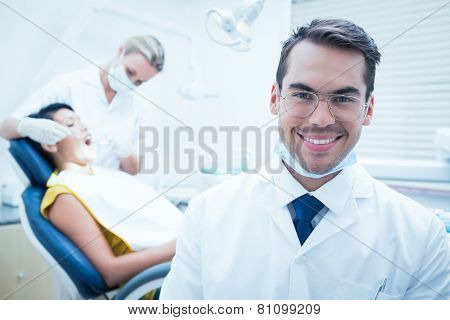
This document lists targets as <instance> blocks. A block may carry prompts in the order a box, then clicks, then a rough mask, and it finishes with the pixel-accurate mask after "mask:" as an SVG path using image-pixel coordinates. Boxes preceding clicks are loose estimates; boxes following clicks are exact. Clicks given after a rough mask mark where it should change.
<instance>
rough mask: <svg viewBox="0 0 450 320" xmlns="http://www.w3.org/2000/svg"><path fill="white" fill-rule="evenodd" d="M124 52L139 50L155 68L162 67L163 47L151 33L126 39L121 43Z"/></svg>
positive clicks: (160, 68)
mask: <svg viewBox="0 0 450 320" xmlns="http://www.w3.org/2000/svg"><path fill="white" fill-rule="evenodd" d="M123 48H124V50H125V52H124V53H125V54H128V53H132V52H139V53H141V54H142V55H143V56H144V57H145V58H147V60H148V62H150V64H151V65H153V66H155V68H156V70H158V71H161V70H162V69H163V67H164V48H163V47H162V45H161V43H160V42H159V40H158V39H156V38H155V37H154V36H151V35H141V36H135V37H132V38H130V39H128V40H127V41H126V42H125V44H124V45H123Z"/></svg>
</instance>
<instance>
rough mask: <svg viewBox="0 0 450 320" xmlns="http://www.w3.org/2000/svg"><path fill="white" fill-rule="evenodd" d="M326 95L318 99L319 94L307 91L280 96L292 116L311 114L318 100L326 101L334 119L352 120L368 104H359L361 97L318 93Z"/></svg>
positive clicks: (301, 116) (358, 115) (359, 114)
mask: <svg viewBox="0 0 450 320" xmlns="http://www.w3.org/2000/svg"><path fill="white" fill-rule="evenodd" d="M320 95H321V96H326V97H328V98H327V99H322V100H321V99H320V98H319V94H317V93H315V92H308V91H296V92H290V93H288V94H287V95H286V96H280V97H281V98H282V99H283V101H284V108H285V109H286V112H287V113H288V114H289V115H291V116H294V117H300V118H305V117H308V116H310V115H311V114H313V112H314V111H315V110H316V109H317V106H318V105H319V101H327V103H328V109H329V110H330V113H331V115H332V116H333V118H334V119H336V120H338V121H354V120H356V119H358V118H359V117H360V116H361V113H362V111H363V110H364V109H365V108H367V107H368V104H367V103H366V104H361V99H359V98H357V97H353V96H346V95H341V94H328V93H320Z"/></svg>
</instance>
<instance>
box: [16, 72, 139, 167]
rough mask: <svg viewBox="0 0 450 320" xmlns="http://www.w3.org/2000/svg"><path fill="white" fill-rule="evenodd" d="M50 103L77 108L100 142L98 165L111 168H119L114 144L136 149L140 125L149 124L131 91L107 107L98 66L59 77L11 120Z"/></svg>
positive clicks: (116, 98)
mask: <svg viewBox="0 0 450 320" xmlns="http://www.w3.org/2000/svg"><path fill="white" fill-rule="evenodd" d="M51 103H65V104H68V105H70V106H71V107H72V108H73V109H74V111H75V112H76V113H77V114H78V116H79V117H80V119H81V121H82V122H83V123H85V124H86V125H87V126H88V128H89V131H90V132H91V134H92V137H93V141H97V142H101V146H100V147H101V149H99V150H98V157H97V159H96V161H95V164H96V165H100V166H104V167H108V168H111V169H118V168H119V166H120V159H119V157H118V156H117V155H116V154H114V152H113V151H112V148H110V146H111V143H112V141H115V140H117V139H119V138H120V139H126V140H127V141H128V140H129V141H130V142H131V143H133V144H135V150H137V144H138V139H139V126H140V124H141V123H143V121H144V120H143V119H145V121H148V114H146V113H145V112H143V110H142V108H141V107H140V106H138V105H137V104H136V103H135V99H134V94H133V93H132V92H125V93H118V94H116V95H115V97H114V99H113V100H112V101H111V103H110V104H108V101H107V99H106V95H105V91H104V89H103V85H102V83H101V80H100V71H99V69H98V68H97V67H95V66H89V67H87V68H85V69H81V70H77V71H74V72H71V73H66V74H63V75H59V76H56V77H55V78H53V80H51V81H50V82H48V83H47V84H46V85H44V86H43V87H42V88H41V89H39V90H37V91H36V92H35V93H34V94H33V95H31V96H30V98H28V99H27V100H26V101H25V102H24V103H23V104H22V105H21V106H20V107H19V108H18V109H17V110H16V111H15V112H14V113H13V114H12V117H15V118H17V119H21V118H23V117H26V116H28V115H29V114H31V113H34V112H37V111H39V110H40V109H41V108H42V107H45V106H47V105H49V104H51ZM99 145H100V144H99ZM100 147H99V148H100Z"/></svg>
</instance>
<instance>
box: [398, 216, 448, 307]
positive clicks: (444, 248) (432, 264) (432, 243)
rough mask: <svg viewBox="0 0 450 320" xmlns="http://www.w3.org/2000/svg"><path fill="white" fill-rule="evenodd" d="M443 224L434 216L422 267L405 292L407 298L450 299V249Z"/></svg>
mask: <svg viewBox="0 0 450 320" xmlns="http://www.w3.org/2000/svg"><path fill="white" fill-rule="evenodd" d="M447 239H448V238H447V233H446V232H445V228H444V226H443V224H442V223H441V222H440V221H439V220H438V219H437V218H436V217H433V218H432V221H431V224H430V228H429V231H428V243H427V245H426V247H425V251H424V255H423V258H422V265H421V267H420V269H419V270H418V271H417V272H416V273H415V274H414V279H413V281H412V283H411V285H410V287H409V288H408V290H407V291H406V293H405V296H404V298H405V299H411V300H431V299H450V251H449V246H448V240H447Z"/></svg>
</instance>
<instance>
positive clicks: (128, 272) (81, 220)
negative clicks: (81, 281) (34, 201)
mask: <svg viewBox="0 0 450 320" xmlns="http://www.w3.org/2000/svg"><path fill="white" fill-rule="evenodd" d="M49 219H50V221H51V222H52V223H53V224H54V225H55V226H56V227H57V228H58V229H59V230H61V231H62V232H63V233H64V234H65V235H66V236H68V237H69V238H70V239H71V240H72V241H73V242H74V243H75V245H76V246H77V247H78V248H80V249H81V250H82V251H83V253H84V254H85V255H86V256H87V258H88V259H89V260H90V261H91V262H92V264H93V265H94V266H95V268H96V269H97V270H98V271H99V272H100V274H101V275H102V277H103V279H104V280H105V282H106V284H107V285H108V286H109V287H114V286H115V285H117V284H120V283H123V282H126V281H127V280H129V279H131V278H132V277H133V276H134V275H136V274H138V273H139V272H141V271H143V270H145V269H147V268H148V267H151V266H153V265H156V264H159V263H162V262H165V261H169V260H170V259H172V257H173V255H174V253H175V240H173V241H171V242H169V243H167V244H164V245H162V246H158V247H154V248H151V249H146V250H142V251H137V252H132V253H129V254H125V255H122V256H115V255H114V253H113V251H112V250H111V248H110V246H109V244H108V242H107V241H106V238H105V237H104V236H103V234H102V231H101V229H100V227H99V226H98V224H97V222H96V221H95V220H94V219H93V218H92V216H91V215H90V214H89V212H88V211H87V210H86V208H85V207H84V206H83V205H82V204H81V203H80V202H79V201H78V200H77V199H76V198H75V197H74V196H73V195H71V194H61V195H59V196H58V197H57V198H56V200H55V202H54V203H53V205H52V206H51V207H50V210H49Z"/></svg>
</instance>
